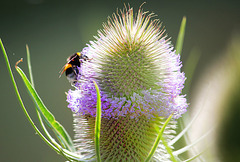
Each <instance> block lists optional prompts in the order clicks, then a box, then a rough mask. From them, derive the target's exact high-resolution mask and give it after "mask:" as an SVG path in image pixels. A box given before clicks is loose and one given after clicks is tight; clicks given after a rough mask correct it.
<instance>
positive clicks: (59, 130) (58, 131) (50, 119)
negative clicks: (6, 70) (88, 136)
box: [16, 67, 75, 151]
mask: <svg viewBox="0 0 240 162" xmlns="http://www.w3.org/2000/svg"><path fill="white" fill-rule="evenodd" d="M16 70H17V72H18V73H19V74H20V76H21V78H22V80H23V81H24V83H25V86H26V87H27V90H28V91H29V93H30V94H31V97H32V99H33V101H34V102H35V103H36V105H37V107H38V110H39V112H40V114H41V115H42V117H43V119H44V121H45V122H46V123H47V125H48V126H49V127H50V128H51V129H52V130H53V132H54V133H55V135H56V137H57V138H58V140H59V142H60V143H61V144H62V146H63V147H64V148H66V149H68V150H70V151H75V148H74V146H73V142H72V140H71V138H70V136H69V135H68V133H67V132H66V130H65V129H64V127H63V126H62V125H61V124H60V123H59V122H58V121H56V120H55V117H54V116H53V115H52V113H51V112H50V111H49V110H48V109H47V108H46V106H45V105H44V104H43V102H42V100H41V98H40V97H39V96H38V94H37V92H36V91H35V89H34V88H33V86H32V84H31V83H30V82H29V80H28V79H27V77H26V75H25V74H24V72H23V71H22V70H21V69H20V68H19V67H16Z"/></svg>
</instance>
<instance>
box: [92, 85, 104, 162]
mask: <svg viewBox="0 0 240 162" xmlns="http://www.w3.org/2000/svg"><path fill="white" fill-rule="evenodd" d="M93 83H94V85H95V88H96V93H97V114H96V121H95V150H96V157H97V161H99V162H100V161H101V155H100V130H101V114H102V110H101V96H100V91H99V88H98V85H97V83H96V82H95V81H93Z"/></svg>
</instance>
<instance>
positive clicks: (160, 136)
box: [145, 115, 173, 162]
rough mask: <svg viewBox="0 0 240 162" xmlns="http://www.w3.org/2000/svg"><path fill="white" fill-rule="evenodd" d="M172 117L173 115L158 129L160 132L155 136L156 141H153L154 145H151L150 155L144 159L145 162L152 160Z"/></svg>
mask: <svg viewBox="0 0 240 162" xmlns="http://www.w3.org/2000/svg"><path fill="white" fill-rule="evenodd" d="M172 116H173V115H170V116H169V117H168V118H167V120H166V121H165V123H164V124H163V126H162V128H161V129H160V131H159V133H158V136H157V138H156V140H155V143H154V145H153V147H152V149H151V151H150V153H149V154H148V157H147V158H146V160H145V162H148V161H149V160H150V159H151V158H152V156H153V154H154V153H155V151H156V149H157V147H158V145H159V142H160V140H161V138H162V135H163V132H164V130H165V128H166V126H167V124H168V123H169V121H170V120H171V118H172Z"/></svg>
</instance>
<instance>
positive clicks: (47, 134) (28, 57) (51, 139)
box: [26, 44, 58, 147]
mask: <svg viewBox="0 0 240 162" xmlns="http://www.w3.org/2000/svg"><path fill="white" fill-rule="evenodd" d="M26 51H27V64H28V71H29V77H30V81H31V84H32V86H33V88H34V80H33V73H32V65H31V59H30V51H29V47H28V45H27V44H26ZM35 108H36V112H37V116H38V119H39V122H40V124H41V126H42V129H43V131H44V133H45V135H46V136H47V137H48V139H49V140H50V141H51V142H52V143H53V144H55V146H56V147H58V146H57V145H56V141H55V139H54V138H52V136H51V135H50V133H49V132H48V130H47V129H46V127H45V125H44V123H43V119H42V116H41V114H40V113H39V111H38V108H37V105H36V104H35Z"/></svg>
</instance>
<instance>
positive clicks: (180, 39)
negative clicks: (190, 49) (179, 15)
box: [175, 16, 187, 54]
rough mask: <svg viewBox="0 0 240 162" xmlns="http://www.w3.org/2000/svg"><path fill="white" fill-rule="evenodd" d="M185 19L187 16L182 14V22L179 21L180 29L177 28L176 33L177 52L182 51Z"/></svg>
mask: <svg viewBox="0 0 240 162" xmlns="http://www.w3.org/2000/svg"><path fill="white" fill-rule="evenodd" d="M186 21H187V18H186V17H185V16H184V17H183V19H182V23H181V26H180V30H179V33H178V38H177V43H176V46H175V49H176V53H177V54H181V53H182V46H183V42H184V35H185V28H186Z"/></svg>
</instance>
